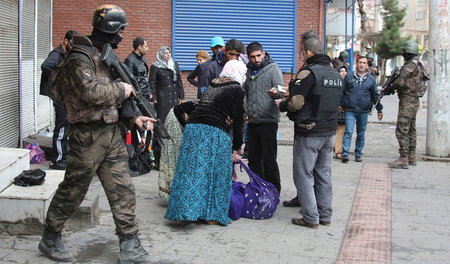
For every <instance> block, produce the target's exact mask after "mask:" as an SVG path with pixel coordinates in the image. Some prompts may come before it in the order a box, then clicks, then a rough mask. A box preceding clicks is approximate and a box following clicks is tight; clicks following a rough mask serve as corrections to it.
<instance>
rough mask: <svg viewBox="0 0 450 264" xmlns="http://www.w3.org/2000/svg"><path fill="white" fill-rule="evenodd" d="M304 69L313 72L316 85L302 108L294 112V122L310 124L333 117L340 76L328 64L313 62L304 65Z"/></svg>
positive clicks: (336, 107)
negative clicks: (312, 63)
mask: <svg viewBox="0 0 450 264" xmlns="http://www.w3.org/2000/svg"><path fill="white" fill-rule="evenodd" d="M304 70H310V71H311V72H312V73H313V74H314V77H315V79H316V85H315V86H314V87H313V88H312V89H311V91H310V93H309V95H308V98H306V100H305V105H304V106H303V108H302V109H300V110H299V113H297V114H296V120H295V121H296V123H304V124H310V123H312V122H317V121H322V120H330V119H333V118H335V117H336V112H337V109H338V106H339V101H340V96H341V93H342V78H341V76H340V75H339V73H338V72H337V71H336V70H335V69H333V68H332V67H331V66H329V65H319V64H314V65H311V66H306V67H305V68H304Z"/></svg>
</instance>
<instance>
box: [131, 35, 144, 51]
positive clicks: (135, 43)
mask: <svg viewBox="0 0 450 264" xmlns="http://www.w3.org/2000/svg"><path fill="white" fill-rule="evenodd" d="M144 42H145V40H144V39H143V38H141V37H137V38H135V39H134V40H133V48H134V49H137V48H138V47H139V46H140V45H143V44H144Z"/></svg>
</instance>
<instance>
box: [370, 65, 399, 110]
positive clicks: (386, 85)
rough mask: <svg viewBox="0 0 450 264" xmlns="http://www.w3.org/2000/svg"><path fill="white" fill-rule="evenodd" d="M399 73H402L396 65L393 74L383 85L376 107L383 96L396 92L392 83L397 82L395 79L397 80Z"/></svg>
mask: <svg viewBox="0 0 450 264" xmlns="http://www.w3.org/2000/svg"><path fill="white" fill-rule="evenodd" d="M399 74H400V71H399V69H398V67H395V68H394V69H393V70H392V72H391V75H390V76H389V77H388V78H387V80H386V82H385V83H384V85H383V87H382V88H381V92H380V95H379V96H378V100H377V102H376V103H375V104H374V107H375V106H376V105H377V104H378V103H379V102H380V101H381V98H383V96H385V95H391V94H395V90H394V88H393V87H392V84H393V83H394V82H395V80H397V78H398V75H399Z"/></svg>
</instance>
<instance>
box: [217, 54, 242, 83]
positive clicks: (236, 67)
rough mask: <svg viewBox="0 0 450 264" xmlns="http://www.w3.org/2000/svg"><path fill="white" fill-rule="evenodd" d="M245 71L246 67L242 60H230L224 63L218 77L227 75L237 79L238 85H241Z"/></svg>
mask: <svg viewBox="0 0 450 264" xmlns="http://www.w3.org/2000/svg"><path fill="white" fill-rule="evenodd" d="M246 72H247V67H246V66H245V64H244V63H243V62H242V61H238V60H230V61H228V62H227V63H225V66H224V67H223V70H222V72H221V73H220V75H219V77H222V78H223V77H228V78H231V79H233V80H235V81H237V82H238V83H239V84H240V85H243V84H244V82H245V79H246V75H245V73H246Z"/></svg>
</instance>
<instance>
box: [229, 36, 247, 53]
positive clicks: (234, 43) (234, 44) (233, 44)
mask: <svg viewBox="0 0 450 264" xmlns="http://www.w3.org/2000/svg"><path fill="white" fill-rule="evenodd" d="M225 49H226V50H233V49H234V50H237V51H238V52H240V53H245V46H244V44H243V43H242V42H240V41H239V40H237V39H230V40H228V41H227V44H225Z"/></svg>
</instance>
